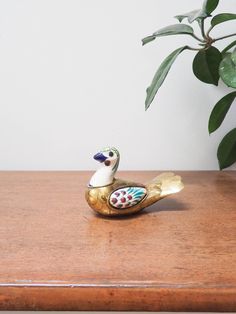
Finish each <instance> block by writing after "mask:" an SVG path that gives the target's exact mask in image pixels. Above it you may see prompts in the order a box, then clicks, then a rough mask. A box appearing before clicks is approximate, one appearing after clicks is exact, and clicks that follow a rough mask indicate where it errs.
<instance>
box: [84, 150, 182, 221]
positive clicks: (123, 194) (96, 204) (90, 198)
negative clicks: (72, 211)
mask: <svg viewBox="0 0 236 314" xmlns="http://www.w3.org/2000/svg"><path fill="white" fill-rule="evenodd" d="M94 159H95V160H97V161H99V162H100V164H101V166H100V168H99V169H98V170H97V171H96V172H95V174H94V175H93V176H92V178H91V180H90V182H89V185H88V187H87V190H86V192H85V197H86V200H87V202H88V204H89V206H90V207H91V208H92V209H93V210H94V211H96V212H97V213H99V214H101V215H105V216H121V215H128V214H132V213H136V212H138V211H141V210H142V209H144V208H145V207H147V206H150V205H152V204H153V203H155V202H157V201H159V200H160V199H162V198H164V197H166V196H168V195H171V194H174V193H177V192H179V191H181V190H182V189H183V183H182V182H181V177H180V176H177V175H175V174H174V173H171V172H167V173H163V174H161V175H159V176H157V177H156V178H154V179H153V180H151V181H150V182H147V183H146V184H141V183H137V182H132V181H127V180H122V179H118V178H115V174H116V171H117V169H118V166H119V161H120V154H119V152H118V150H117V149H116V148H114V147H108V148H105V149H103V150H101V151H100V152H99V153H97V154H96V155H95V156H94Z"/></svg>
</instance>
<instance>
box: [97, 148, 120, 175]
mask: <svg viewBox="0 0 236 314" xmlns="http://www.w3.org/2000/svg"><path fill="white" fill-rule="evenodd" d="M93 158H94V159H95V160H97V161H99V162H100V163H102V164H104V166H105V167H111V168H112V170H113V171H114V172H115V171H116V170H117V168H118V165H119V160H120V154H119V152H118V150H117V149H116V148H114V147H106V148H104V149H102V150H101V151H100V152H98V153H97V154H96V155H94V156H93Z"/></svg>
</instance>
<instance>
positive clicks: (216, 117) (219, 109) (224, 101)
mask: <svg viewBox="0 0 236 314" xmlns="http://www.w3.org/2000/svg"><path fill="white" fill-rule="evenodd" d="M235 97H236V92H232V93H230V94H228V95H226V96H224V97H223V98H221V99H220V100H219V101H218V102H217V103H216V105H215V107H214V108H213V110H212V112H211V115H210V119H209V123H208V130H209V133H212V132H214V131H215V130H217V129H218V128H219V127H220V125H221V123H222V122H223V121H224V118H225V116H226V114H227V112H228V111H229V108H230V106H231V104H232V102H233V101H234V99H235Z"/></svg>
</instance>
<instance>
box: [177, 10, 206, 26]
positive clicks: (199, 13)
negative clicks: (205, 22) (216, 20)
mask: <svg viewBox="0 0 236 314" xmlns="http://www.w3.org/2000/svg"><path fill="white" fill-rule="evenodd" d="M207 16H208V15H207V13H206V12H204V11H203V10H202V9H198V10H194V11H191V12H188V13H184V14H180V15H176V16H175V18H176V19H177V20H178V21H179V22H180V23H181V22H182V21H183V20H184V19H185V18H187V19H188V22H189V23H192V22H194V21H195V20H197V19H200V20H201V19H204V18H206V17H207Z"/></svg>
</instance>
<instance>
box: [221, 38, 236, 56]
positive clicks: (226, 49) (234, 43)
mask: <svg viewBox="0 0 236 314" xmlns="http://www.w3.org/2000/svg"><path fill="white" fill-rule="evenodd" d="M234 46H236V40H234V41H233V42H232V43H230V44H229V45H228V46H226V47H225V48H224V49H223V50H222V51H221V54H222V56H224V55H225V54H226V52H227V51H228V50H229V49H231V48H232V47H234Z"/></svg>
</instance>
